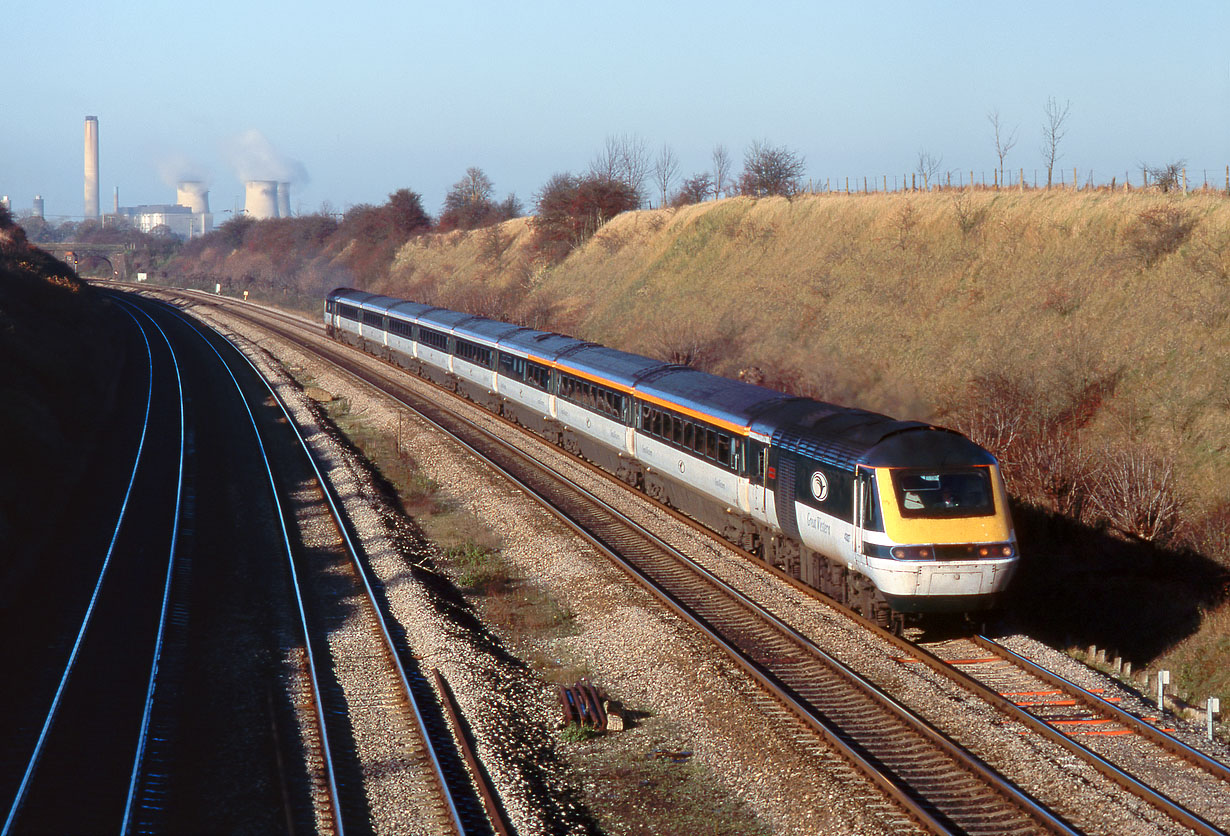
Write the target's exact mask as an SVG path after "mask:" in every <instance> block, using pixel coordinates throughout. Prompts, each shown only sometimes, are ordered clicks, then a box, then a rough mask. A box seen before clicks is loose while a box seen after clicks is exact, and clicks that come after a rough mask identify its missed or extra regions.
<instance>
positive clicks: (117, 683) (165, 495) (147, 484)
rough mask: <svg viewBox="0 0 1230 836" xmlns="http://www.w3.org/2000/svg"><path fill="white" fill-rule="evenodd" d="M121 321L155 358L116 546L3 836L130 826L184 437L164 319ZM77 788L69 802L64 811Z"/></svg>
mask: <svg viewBox="0 0 1230 836" xmlns="http://www.w3.org/2000/svg"><path fill="white" fill-rule="evenodd" d="M125 313H126V314H127V315H128V316H129V317H130V318H131V319H132V321H133V323H134V325H135V327H137V328H138V329H139V331H140V334H141V337H142V341H143V343H144V346H145V352H146V359H147V361H148V377H147V392H146V398H145V408H144V416H143V420H142V422H141V430H140V435H139V439H138V441H137V444H136V451H135V455H134V461H133V465H132V469H131V474H130V476H129V478H128V484H127V487H126V489H125V490H124V493H123V497H122V501H120V503H119V510H118V513H117V514H116V517H115V523H114V527H113V529H112V534H111V537H110V542H109V544H108V546H107V548H106V552H105V555H104V556H103V557H102V560H101V567H100V568H99V569H98V572H97V576H96V580H95V582H94V584H93V590H92V592H91V594H90V596H89V599H88V602H86V603H85V605H84V613H83V615H82V617H81V622H80V626H79V628H78V629H77V630H76V632H75V637H74V638H73V640H72V643H71V647H70V648H69V649H68V651H67V654H66V657H64V658H63V659H62V660H61V666H60V671H61V672H60V674H59V681H58V683H57V685H56V687H55V689H54V693H52V694H51V696H50V700H49V703H48V707H47V709H46V714H45V717H44V719H43V720H42V722H41V724H40V725H39V727H38V734H37V736H36V737H35V739H34V740H33V743H32V746H31V748H30V749H29V751H28V756H27V757H26V758H25V767H24V769H23V770H22V771H21V779H20V781H19V782H18V783H17V785H16V789H15V792H14V794H13V796H12V801H11V804H10V805H9V807H8V812H7V815H6V818H5V821H4V826H3V833H5V834H8V833H19V832H28V831H36V832H37V831H50V832H74V831H80V830H99V829H102V830H122V829H123V828H124V827H125V825H126V822H127V817H128V814H129V811H130V809H131V805H132V798H133V795H134V792H135V774H136V771H137V768H138V765H139V763H140V761H141V757H142V752H143V751H144V748H145V741H146V739H147V735H148V731H149V724H148V720H149V711H148V709H149V706H150V702H151V695H152V690H153V684H152V683H153V680H154V677H155V675H156V671H157V666H158V662H159V659H160V658H161V649H162V636H163V628H164V625H165V622H166V615H167V605H168V600H169V596H170V588H171V580H172V577H173V575H174V571H175V568H176V564H175V548H176V542H177V539H178V531H179V525H180V519H181V499H182V491H183V476H184V451H185V439H186V436H185V432H184V390H183V382H182V379H181V377H180V373H179V361H178V359H177V357H176V354H175V350H174V348H173V347H172V345H171V342H170V340H169V339H167V336H166V334H165V333H163V332H162V330H161V328H159V327H157V324H156V323H153V322H152V321H148V320H147V318H146V317H144V316H143V315H140V314H139V313H132V312H129V311H128V310H125ZM170 372H173V373H174V374H173V376H172V375H171V374H170ZM172 380H173V381H174V383H173V385H171V384H170V381H172ZM151 567H163V568H159V569H158V570H157V571H153V572H151V571H149V569H150V568H151ZM73 585H74V584H73V579H72V578H66V579H65V580H64V582H63V593H64V594H63V595H62V596H59V595H57V600H56V601H54V602H51V603H49V604H48V605H49V606H69V607H71V606H72V605H71V598H72V587H73ZM52 655H54V653H53V654H52ZM13 687H16V683H14V685H13ZM27 710H28V709H27ZM21 737H22V735H21V734H20V732H19V733H18V735H15V739H17V740H20V738H21ZM83 752H89V753H90V757H82V753H83ZM69 788H72V790H73V793H72V798H73V803H72V804H66V803H65V801H66V793H67V791H68V789H69Z"/></svg>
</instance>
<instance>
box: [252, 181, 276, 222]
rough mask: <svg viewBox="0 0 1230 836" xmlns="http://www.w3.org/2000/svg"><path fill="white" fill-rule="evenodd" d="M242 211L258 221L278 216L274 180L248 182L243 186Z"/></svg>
mask: <svg viewBox="0 0 1230 836" xmlns="http://www.w3.org/2000/svg"><path fill="white" fill-rule="evenodd" d="M243 211H244V212H245V213H247V215H248V217H250V218H256V219H257V220H258V221H260V220H265V219H267V218H276V217H277V216H278V183H277V181H276V180H249V181H248V182H247V183H245V184H244V201H243Z"/></svg>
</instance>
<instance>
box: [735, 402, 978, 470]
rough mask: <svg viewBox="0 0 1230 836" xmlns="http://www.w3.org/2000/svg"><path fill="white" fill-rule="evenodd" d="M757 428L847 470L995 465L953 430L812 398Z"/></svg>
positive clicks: (772, 414) (776, 410)
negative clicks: (866, 467) (858, 468)
mask: <svg viewBox="0 0 1230 836" xmlns="http://www.w3.org/2000/svg"><path fill="white" fill-rule="evenodd" d="M752 429H753V431H758V432H762V433H764V434H766V435H770V436H771V437H772V443H773V445H774V446H775V447H780V448H781V449H783V450H790V451H792V452H795V453H798V454H800V455H804V456H807V457H808V458H811V459H815V460H816V461H820V462H825V463H827V464H831V465H834V466H837V467H841V468H845V469H853V468H854V466H855V465H858V464H862V465H866V466H868V467H888V466H892V467H928V468H929V467H946V466H969V465H975V464H994V463H995V458H994V457H993V456H992V455H991V454H990V453H988V452H987V451H986V450H983V449H982V448H981V447H979V446H978V445H977V444H974V443H973V442H972V441H970V440H969V439H968V438H966V437H965V436H963V435H961V434H960V433H958V432H955V431H953V430H949V429H945V428H943V427H936V426H934V425H931V424H927V423H923V422H921V421H901V420H898V419H896V418H890V417H889V416H887V415H881V414H879V413H877V412H868V411H867V410H864V409H854V408H851V407H845V406H838V405H836V404H830V403H824V402H822V401H814V400H810V399H803V400H796V401H793V402H788V403H785V404H782V405H780V406H777V407H772V408H770V409H768V410H766V411H765V412H764V414H762V415H760V416H759V417H758V418H757V419H756V421H755V422H754V424H753V426H752Z"/></svg>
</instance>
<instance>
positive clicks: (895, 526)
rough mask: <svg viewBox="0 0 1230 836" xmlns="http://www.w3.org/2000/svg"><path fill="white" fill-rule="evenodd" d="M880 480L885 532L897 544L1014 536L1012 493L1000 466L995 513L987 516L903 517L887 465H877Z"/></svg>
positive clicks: (995, 475) (995, 471) (995, 474)
mask: <svg viewBox="0 0 1230 836" xmlns="http://www.w3.org/2000/svg"><path fill="white" fill-rule="evenodd" d="M875 472H876V483H877V485H878V487H879V494H880V511H881V513H883V515H884V533H885V534H887V535H888V536H889V538H890V539H891V540H892V541H893V542H895V543H1002V542H1006V541H1007V540H1009V539H1011V537H1012V521H1011V519H1010V517H1009V515H1008V495H1007V493H1006V492H1005V491H1004V483H1003V480H1002V479H1000V478H999V468H992V473H991V489H992V491H994V494H995V513H994V514H993V515H991V516H987V517H952V518H948V519H926V518H922V517H903V516H901V509H900V508H899V507H898V506H897V495H896V492H895V491H894V490H893V477H892V475H891V470H890V469H889V468H887V467H877V468H876V469H875Z"/></svg>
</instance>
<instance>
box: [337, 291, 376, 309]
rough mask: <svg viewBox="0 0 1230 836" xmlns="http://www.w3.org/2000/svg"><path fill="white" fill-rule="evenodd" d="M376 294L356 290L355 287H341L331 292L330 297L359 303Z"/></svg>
mask: <svg viewBox="0 0 1230 836" xmlns="http://www.w3.org/2000/svg"><path fill="white" fill-rule="evenodd" d="M375 296H376V294H374V293H368V292H367V291H365V290H355V289H354V288H353V287H339V288H338V289H337V290H334V291H333V292H332V293H330V294H329V298H330V299H336V300H338V301H342V302H349V303H350V304H352V305H359V304H362V303H363V302H365V301H366V300H368V299H373V298H375Z"/></svg>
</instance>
